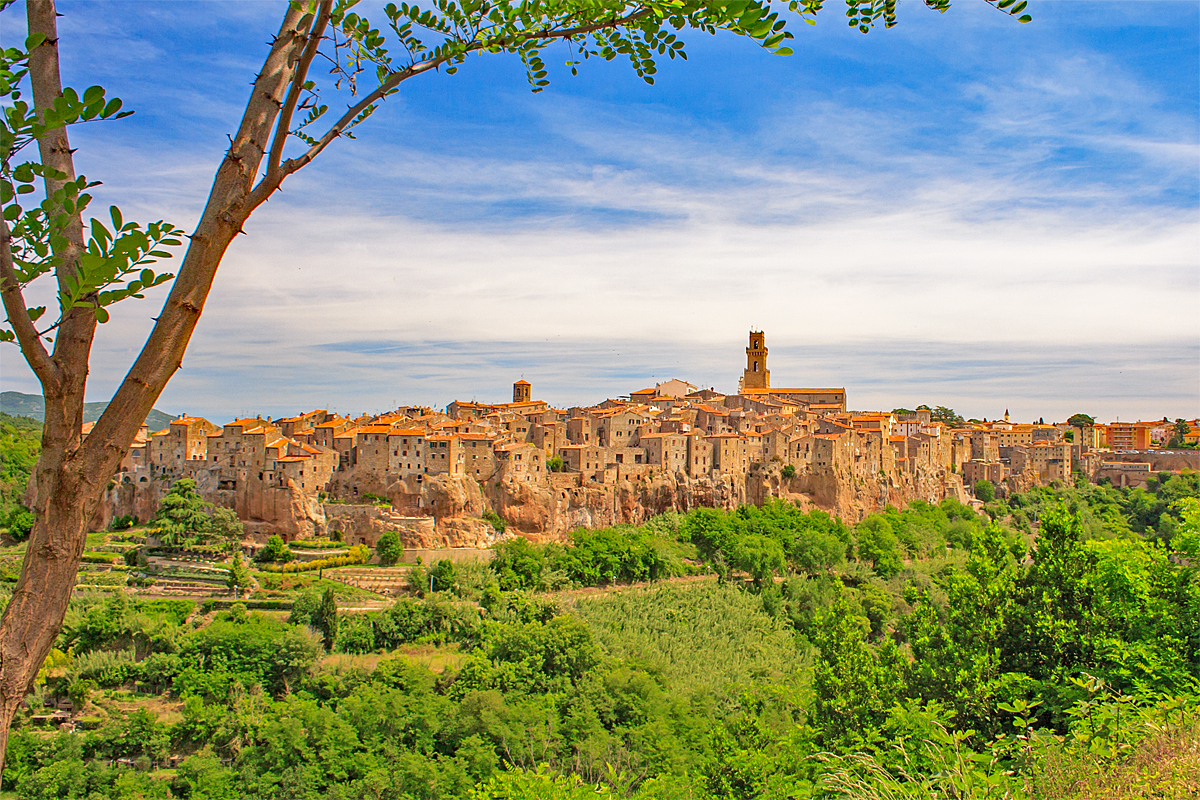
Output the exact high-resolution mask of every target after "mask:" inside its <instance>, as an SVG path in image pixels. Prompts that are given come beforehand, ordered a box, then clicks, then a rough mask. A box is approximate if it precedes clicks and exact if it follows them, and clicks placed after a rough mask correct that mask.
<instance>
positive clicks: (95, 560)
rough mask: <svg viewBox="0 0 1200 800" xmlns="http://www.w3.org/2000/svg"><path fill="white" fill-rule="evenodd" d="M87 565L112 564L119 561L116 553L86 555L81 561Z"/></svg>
mask: <svg viewBox="0 0 1200 800" xmlns="http://www.w3.org/2000/svg"><path fill="white" fill-rule="evenodd" d="M80 560H81V561H83V562H84V563H86V564H111V563H113V562H114V561H116V560H117V555H116V553H90V552H89V553H84V554H83V556H82V558H81V559H80Z"/></svg>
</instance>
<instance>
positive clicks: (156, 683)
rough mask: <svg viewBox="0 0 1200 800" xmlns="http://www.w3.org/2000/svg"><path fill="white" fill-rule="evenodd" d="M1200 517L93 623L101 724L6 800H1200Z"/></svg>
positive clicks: (38, 737)
mask: <svg viewBox="0 0 1200 800" xmlns="http://www.w3.org/2000/svg"><path fill="white" fill-rule="evenodd" d="M1198 498H1200V480H1198V479H1197V476H1196V475H1194V474H1191V475H1184V476H1167V475H1163V476H1161V480H1158V481H1155V482H1154V483H1153V485H1152V487H1151V490H1150V491H1143V490H1137V489H1135V490H1128V489H1113V488H1111V487H1096V486H1087V485H1080V486H1079V487H1075V488H1067V489H1058V490H1050V489H1042V490H1037V491H1034V492H1030V493H1028V494H1023V495H1018V496H1015V497H1012V498H1009V499H1008V500H1007V501H1005V502H1004V503H992V504H990V505H989V506H988V507H987V509H986V510H987V512H988V513H987V514H986V515H982V514H976V513H975V512H974V511H972V510H971V509H970V508H969V507H965V506H962V505H959V504H958V503H955V502H953V501H947V502H944V503H942V504H941V505H939V506H933V505H929V504H926V503H914V504H912V505H911V506H910V507H909V508H907V509H905V510H896V509H890V510H888V511H887V512H886V513H880V514H874V515H871V516H870V517H868V518H867V519H865V520H864V521H862V522H860V523H858V524H856V525H848V524H844V523H843V522H841V521H839V520H837V519H835V518H832V517H830V516H829V515H827V514H824V513H822V512H820V511H811V512H804V511H802V510H800V509H799V508H797V507H796V506H794V505H792V504H788V503H784V502H778V501H777V502H772V503H770V504H768V505H766V506H764V507H762V508H756V507H753V506H746V507H743V508H740V509H738V510H737V511H734V512H724V511H718V510H711V509H699V510H695V511H692V512H690V513H688V514H668V515H664V516H661V517H657V518H654V519H652V520H650V521H649V522H648V523H646V524H645V525H643V526H641V527H618V528H611V529H604V530H592V531H579V532H578V533H576V534H575V536H574V537H573V538H572V540H571V541H570V542H567V543H563V544H545V545H536V544H531V543H529V542H527V541H525V540H524V539H520V538H516V539H510V540H508V541H505V542H504V543H502V544H500V545H499V546H498V547H497V548H496V555H495V558H494V560H493V561H491V562H490V563H488V564H484V563H466V564H461V563H460V564H453V563H451V562H449V561H442V562H438V563H436V564H430V565H425V566H424V567H419V568H417V569H414V571H413V575H412V576H411V581H410V582H411V589H412V591H411V594H410V596H407V597H403V598H401V599H398V600H397V601H396V602H395V603H394V604H392V605H391V606H390V607H388V608H386V609H384V610H381V611H379V612H376V613H352V612H346V611H342V612H339V611H338V610H337V608H336V606H335V605H334V602H333V600H334V598H333V596H332V594H326V595H325V596H322V595H318V594H315V593H313V594H308V595H303V596H301V597H300V598H299V599H298V600H297V601H296V603H295V604H294V606H293V607H292V608H291V609H290V610H284V611H270V610H265V611H258V610H253V609H251V610H248V609H247V608H246V607H245V606H243V605H240V604H238V605H233V606H232V607H229V608H227V609H226V608H218V607H217V606H216V604H214V603H211V602H210V603H206V604H203V605H201V606H197V605H196V604H194V603H193V602H192V601H188V600H156V601H140V602H138V601H134V600H132V599H130V598H128V597H127V596H126V595H124V594H121V593H111V594H102V593H88V594H81V595H79V596H77V598H76V599H75V600H74V601H73V603H72V606H71V609H70V612H69V616H68V619H67V622H66V625H65V627H64V630H63V633H62V635H61V638H60V641H59V644H58V649H57V650H56V651H55V653H54V654H52V656H51V658H50V660H49V661H48V663H47V666H46V667H45V668H44V669H43V674H42V676H41V677H40V679H39V681H38V685H37V687H36V690H35V693H34V695H33V696H32V697H31V699H30V704H31V712H30V713H38V710H39V709H40V708H42V706H43V703H44V701H45V700H46V699H47V698H54V697H58V696H69V697H71V698H72V699H74V700H75V701H77V702H79V703H82V704H85V706H84V707H85V709H88V710H89V716H86V717H84V719H83V720H82V724H81V726H80V728H81V729H80V730H78V731H76V732H73V733H67V732H57V733H52V732H50V731H49V730H46V729H43V728H38V727H36V726H34V725H32V724H30V723H29V722H28V720H27V718H26V717H22V718H21V720H24V722H23V723H22V724H21V725H20V727H18V729H16V730H15V731H14V733H13V736H12V739H11V740H10V745H9V763H8V766H7V769H6V771H5V775H4V786H3V788H4V789H5V790H10V791H15V795H14V796H16V797H20V798H45V797H56V798H91V797H104V798H134V797H145V798H158V797H162V798H166V797H181V798H192V799H193V800H218V799H224V798H243V797H248V798H280V799H281V800H282V799H283V798H473V799H474V800H485V799H487V800H492V799H496V800H499V799H500V798H514V799H515V798H522V800H524V799H526V798H547V799H550V798H554V799H558V798H564V799H570V798H594V797H612V798H624V797H628V798H662V799H663V800H667V799H668V798H671V799H673V798H764V799H765V798H835V797H849V798H951V797H956V798H1068V797H1071V798H1076V797H1078V798H1085V797H1164V798H1174V797H1178V798H1183V797H1194V796H1195V793H1196V792H1197V791H1198V790H1200V745H1197V742H1198V741H1200V711H1198V708H1197V704H1198V702H1200V699H1198V696H1200V686H1198V683H1197V681H1198V678H1200V575H1198V570H1197V565H1198V564H1200V499H1198ZM631 582H639V585H638V586H636V587H635V586H627V585H623V584H628V583H631ZM1131 787H1132V788H1131ZM1146 787H1149V788H1148V789H1147V788H1146ZM1143 790H1145V791H1143ZM1123 792H1125V793H1123Z"/></svg>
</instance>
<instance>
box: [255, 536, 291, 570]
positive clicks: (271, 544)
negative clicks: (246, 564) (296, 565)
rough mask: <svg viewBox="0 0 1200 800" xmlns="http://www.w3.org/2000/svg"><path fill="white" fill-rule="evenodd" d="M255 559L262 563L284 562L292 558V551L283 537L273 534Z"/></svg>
mask: <svg viewBox="0 0 1200 800" xmlns="http://www.w3.org/2000/svg"><path fill="white" fill-rule="evenodd" d="M255 560H256V561H258V562H259V563H262V564H268V563H284V562H288V561H291V560H292V551H291V550H289V549H288V547H287V545H286V544H284V543H283V539H280V538H279V537H278V536H272V537H271V538H270V539H267V544H266V546H265V547H263V549H262V550H260V551H259V553H258V556H256V557H255Z"/></svg>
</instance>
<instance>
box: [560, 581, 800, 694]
mask: <svg viewBox="0 0 1200 800" xmlns="http://www.w3.org/2000/svg"><path fill="white" fill-rule="evenodd" d="M573 610H574V612H575V613H576V614H577V615H578V616H579V617H580V618H582V619H583V620H584V621H585V622H586V623H587V624H588V626H589V627H590V628H591V629H592V632H593V633H594V635H595V637H596V639H597V641H599V642H600V644H601V645H602V646H603V647H604V648H605V650H606V651H607V652H608V653H609V654H610V655H612V656H615V657H617V658H623V659H628V660H630V661H632V662H636V663H640V664H644V665H646V666H648V667H650V668H652V669H655V670H657V671H660V672H661V673H662V674H663V676H664V677H665V678H666V679H667V681H668V685H670V686H671V688H672V689H673V690H675V691H682V692H687V693H690V692H693V691H697V690H701V691H704V690H709V691H711V690H720V689H728V688H733V687H736V686H741V685H746V684H749V683H752V682H755V681H757V680H760V679H767V680H771V681H779V680H783V679H786V678H787V677H790V676H791V675H793V674H794V673H796V672H797V670H798V669H799V668H800V666H801V664H802V663H803V662H804V657H803V654H802V653H801V651H800V650H799V649H798V646H797V642H796V640H795V637H794V636H793V634H792V633H791V631H790V630H788V629H787V627H786V625H785V624H784V623H782V622H781V621H779V620H777V619H775V618H774V617H772V616H770V615H768V614H766V613H765V612H764V611H763V607H762V600H761V599H760V598H759V597H757V596H756V595H752V594H749V593H748V592H743V591H740V590H739V589H736V588H734V587H732V586H720V585H717V584H716V583H715V581H714V582H705V583H693V584H686V585H667V586H658V587H653V588H648V589H631V590H626V591H621V592H611V593H609V594H606V595H601V596H596V597H587V598H581V599H579V600H577V601H576V602H575V607H574V609H573Z"/></svg>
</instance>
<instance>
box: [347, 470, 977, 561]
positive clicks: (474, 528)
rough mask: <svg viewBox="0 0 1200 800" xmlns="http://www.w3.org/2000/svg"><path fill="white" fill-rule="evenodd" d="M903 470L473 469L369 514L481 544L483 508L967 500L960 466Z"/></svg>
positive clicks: (531, 514)
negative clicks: (541, 475)
mask: <svg viewBox="0 0 1200 800" xmlns="http://www.w3.org/2000/svg"><path fill="white" fill-rule="evenodd" d="M907 478H908V479H907V480H905V481H904V482H902V483H901V484H899V485H893V484H891V483H890V482H887V481H882V480H881V481H875V482H857V483H855V482H853V481H852V480H848V479H846V478H843V477H839V476H836V475H834V474H828V475H798V476H795V477H793V478H791V479H786V478H784V477H783V476H782V473H781V472H780V470H779V469H778V468H777V467H771V466H761V465H760V466H759V467H758V468H756V469H753V470H751V472H750V473H749V474H748V475H746V476H731V477H726V478H724V479H720V478H707V477H706V478H690V477H686V476H682V475H680V476H675V477H671V476H666V475H659V476H656V477H655V478H653V479H639V480H617V481H615V482H612V483H595V482H585V481H581V480H580V476H578V475H574V474H568V475H561V474H560V475H552V476H550V480H549V481H548V482H544V483H524V482H520V481H516V480H501V481H497V482H495V483H490V484H486V485H483V484H480V483H479V482H477V481H475V480H474V479H471V478H466V477H450V476H447V475H439V476H436V477H434V478H431V479H428V480H426V481H423V482H421V483H417V482H415V481H413V482H402V481H398V482H396V483H394V484H392V485H391V486H390V487H388V497H389V499H390V500H391V501H392V504H393V507H394V508H395V509H397V510H398V511H400V512H401V513H403V514H408V515H411V516H407V517H401V516H399V515H394V517H393V518H392V521H388V518H387V512H380V513H379V514H378V515H377V517H376V519H377V520H378V522H373V523H372V524H382V525H388V526H390V527H391V529H393V530H396V531H397V532H398V533H400V536H401V539H402V540H403V541H404V543H405V546H406V547H428V546H431V544H430V543H431V542H432V543H433V544H434V545H436V546H443V547H486V546H488V544H490V543H491V542H494V541H495V540H496V539H497V538H499V537H498V535H497V533H496V532H495V531H494V530H493V529H492V527H491V526H490V525H488V524H487V523H486V522H484V521H483V520H482V519H481V517H482V516H483V514H484V513H486V512H489V511H490V512H493V513H495V514H496V515H497V516H498V517H500V518H501V519H503V520H504V521H505V522H506V523H507V528H508V531H507V532H508V533H515V534H519V535H521V536H524V537H525V538H527V539H530V540H533V541H555V540H562V539H564V538H566V537H567V536H569V535H570V533H571V531H573V530H576V529H578V528H597V527H604V526H608V525H618V524H632V525H637V524H640V523H643V522H645V521H646V520H648V519H649V518H650V517H653V516H655V515H657V514H662V513H664V512H667V511H679V512H686V511H689V510H691V509H693V508H723V509H730V510H731V509H734V508H737V507H738V506H739V505H741V504H743V503H754V504H757V505H761V504H762V503H765V502H767V500H769V499H771V498H782V499H785V500H789V501H794V502H798V503H799V504H800V505H801V506H802V507H805V508H820V509H823V510H825V511H828V512H830V513H832V514H835V515H837V516H840V517H842V518H843V519H845V520H847V521H848V522H857V521H859V520H861V519H862V518H863V517H865V516H867V515H868V514H870V513H872V512H875V511H879V510H881V509H883V508H884V507H885V506H888V505H893V506H901V507H903V506H904V505H907V504H908V503H909V502H910V501H913V500H926V501H928V502H931V503H937V502H940V501H941V500H943V499H944V498H946V497H953V498H955V499H957V500H959V501H960V502H967V500H968V497H967V494H966V492H965V491H964V489H963V485H962V480H961V478H960V477H959V476H958V475H954V474H926V473H922V472H918V473H917V474H916V475H912V476H907ZM332 508H335V506H328V505H327V506H326V514H331V513H332V512H331V511H330V509H332ZM422 518H423V519H427V520H430V525H431V528H432V531H430V529H429V528H423V529H421V531H420V532H418V531H416V530H414V529H413V523H412V520H414V519H422ZM355 541H357V540H355ZM367 543H368V544H370V539H368V540H367Z"/></svg>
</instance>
